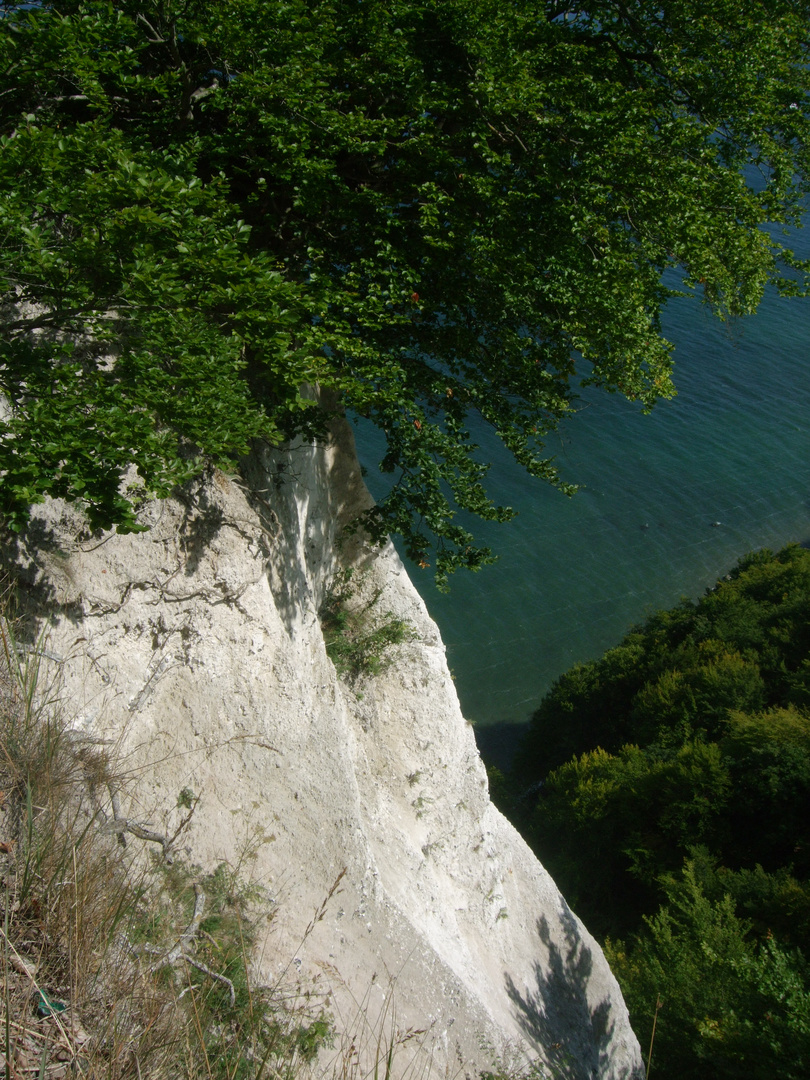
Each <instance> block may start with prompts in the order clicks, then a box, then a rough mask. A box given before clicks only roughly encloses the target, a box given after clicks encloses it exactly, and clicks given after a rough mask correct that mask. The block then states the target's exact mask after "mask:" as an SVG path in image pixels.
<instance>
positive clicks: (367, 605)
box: [318, 567, 416, 682]
mask: <svg viewBox="0 0 810 1080" xmlns="http://www.w3.org/2000/svg"><path fill="white" fill-rule="evenodd" d="M364 585H365V575H357V574H355V572H354V570H353V569H352V568H351V567H347V568H346V569H344V570H341V571H340V572H339V573H338V574H337V575H336V576H335V579H334V581H333V582H332V584H331V585H330V587H329V589H328V590H327V593H326V596H325V597H324V601H323V604H322V605H321V609H320V611H319V613H318V614H319V618H320V621H321V628H322V630H323V636H324V642H325V643H326V654H327V656H328V657H329V659H330V660H331V661H332V663H333V664H334V665H335V670H336V671H337V673H338V676H339V677H340V678H343V679H346V680H348V681H349V682H354V681H356V680H357V679H359V678H360V676H362V675H377V674H379V672H381V671H382V670H383V669H384V668H385V667H386V665H387V663H388V662H390V650H391V649H392V648H393V647H394V646H396V645H401V644H403V643H404V642H406V641H413V639H414V638H415V636H416V634H415V632H414V629H413V627H412V626H411V624H410V623H409V622H408V621H407V620H406V619H400V618H398V617H397V616H396V615H394V614H393V612H390V611H380V608H379V602H380V597H381V596H382V591H383V590H382V589H381V588H379V589H375V590H374V591H373V592H372V593H371V596H370V597H369V598H368V599H365V598H364V596H363V592H364V589H363V586H364Z"/></svg>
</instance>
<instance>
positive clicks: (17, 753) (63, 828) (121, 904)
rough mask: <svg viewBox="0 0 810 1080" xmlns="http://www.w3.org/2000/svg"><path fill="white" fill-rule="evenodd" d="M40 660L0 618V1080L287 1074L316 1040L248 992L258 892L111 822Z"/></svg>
mask: <svg viewBox="0 0 810 1080" xmlns="http://www.w3.org/2000/svg"><path fill="white" fill-rule="evenodd" d="M43 652H44V650H43V649H42V648H41V646H40V645H36V644H35V645H34V646H21V645H20V644H19V643H18V642H17V641H16V640H15V637H14V632H13V627H12V626H11V625H10V624H9V622H8V620H7V619H5V618H0V892H1V893H2V899H3V916H2V923H0V980H2V998H1V999H0V1076H5V1077H6V1078H7V1080H11V1078H15V1080H16V1078H22V1077H26V1078H28V1077H36V1078H37V1080H46V1078H48V1080H62V1078H63V1077H64V1078H67V1077H74V1076H83V1077H88V1078H99V1080H101V1078H105V1080H127V1078H130V1077H131V1078H133V1080H147V1078H148V1080H162V1078H164V1077H165V1078H169V1077H172V1078H173V1077H178V1076H183V1077H191V1078H197V1077H200V1078H205V1080H214V1078H217V1080H220V1078H221V1080H260V1078H261V1077H268V1078H269V1077H273V1078H274V1080H279V1078H281V1080H285V1078H288V1077H292V1076H298V1075H299V1074H300V1072H301V1070H302V1068H303V1067H304V1066H305V1065H306V1064H307V1063H308V1062H309V1061H311V1060H312V1059H313V1058H314V1056H315V1055H316V1053H317V1051H318V1049H319V1047H320V1046H321V1045H322V1044H323V1043H324V1041H325V1040H326V1039H327V1038H328V1036H329V1030H330V1029H329V1025H328V1022H327V1019H326V1017H325V1016H324V1015H323V1014H322V1011H321V1010H319V1009H318V1007H317V1006H313V1005H312V1004H311V1003H309V1002H306V1001H303V1000H301V999H299V998H297V997H295V996H292V997H290V996H288V995H286V994H284V993H283V992H282V990H281V988H280V987H279V986H276V987H269V988H268V987H263V986H257V985H254V984H253V983H252V981H251V978H250V959H251V953H252V948H253V939H254V928H255V922H254V919H253V913H254V910H255V901H256V900H257V899H258V895H257V890H256V889H255V888H251V887H249V886H247V885H246V884H245V883H244V882H243V881H241V880H240V878H239V875H237V874H236V873H234V872H232V871H231V869H230V868H229V867H228V866H227V865H226V864H223V865H222V866H220V867H218V868H217V869H216V870H215V871H214V872H213V873H209V874H207V875H201V874H199V873H196V874H195V872H194V870H193V869H192V868H191V867H189V866H187V865H185V863H184V862H183V861H182V859H180V858H175V857H174V849H173V846H172V844H173V841H174V840H176V839H177V833H176V834H175V836H174V837H161V836H159V835H157V834H155V833H152V832H151V831H150V830H149V829H145V828H143V827H142V826H139V825H138V824H137V823H134V822H130V821H127V820H126V819H124V818H122V817H121V814H120V810H119V801H118V797H119V794H125V788H126V780H125V779H124V778H123V777H122V775H121V774H120V773H119V772H118V771H117V770H116V767H115V762H114V761H113V760H112V759H111V757H110V756H109V754H108V753H107V752H106V751H105V749H104V748H102V747H99V746H98V745H94V744H93V743H92V742H88V741H83V740H81V739H79V738H77V735H76V733H75V732H74V731H72V730H71V729H70V726H69V725H68V724H67V723H66V722H65V720H64V718H63V716H62V715H61V713H60V708H59V695H58V687H54V686H49V685H47V683H46V681H45V679H44V678H43V668H42V664H41V659H42V655H43ZM183 795H184V799H185V801H184V805H185V806H187V808H188V809H189V813H188V814H186V815H185V817H184V819H183V820H184V822H187V821H188V819H189V817H190V814H191V813H193V809H194V804H193V800H191V801H189V799H188V795H187V793H183Z"/></svg>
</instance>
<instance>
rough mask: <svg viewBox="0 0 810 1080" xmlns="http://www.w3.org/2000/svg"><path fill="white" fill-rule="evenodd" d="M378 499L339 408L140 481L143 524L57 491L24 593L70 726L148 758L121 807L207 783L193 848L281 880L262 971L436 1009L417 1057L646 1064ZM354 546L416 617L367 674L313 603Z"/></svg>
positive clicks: (132, 812)
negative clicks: (406, 636)
mask: <svg viewBox="0 0 810 1080" xmlns="http://www.w3.org/2000/svg"><path fill="white" fill-rule="evenodd" d="M369 503H370V496H369V495H368V492H367V491H366V488H365V486H364V484H363V482H362V479H361V476H360V469H359V466H358V463H357V459H356V456H355V453H354V445H353V440H352V435H351V430H350V428H349V426H348V425H347V424H345V423H340V424H338V425H336V427H335V429H334V436H333V440H332V442H331V443H330V445H328V446H318V447H312V446H307V445H298V446H293V447H292V448H290V449H287V450H284V451H272V452H271V451H265V452H263V453H261V454H257V456H256V457H255V458H254V459H253V460H252V461H251V462H250V463H249V465H248V467H247V468H246V470H245V473H244V477H243V478H238V479H237V478H228V477H226V476H224V475H223V474H221V473H219V472H213V473H211V474H210V475H207V476H206V477H204V478H203V479H201V480H200V481H198V482H197V483H195V484H194V485H192V486H190V487H189V488H187V489H185V490H184V491H183V492H182V493H180V494H178V496H177V497H175V498H171V499H167V500H163V501H159V502H151V503H148V504H146V505H145V506H144V508H143V510H142V520H143V523H144V524H145V525H147V526H148V527H149V529H148V531H147V532H143V533H140V534H134V535H125V536H122V535H118V534H114V533H104V534H93V535H89V534H88V533H87V532H86V530H85V525H84V523H83V520H82V519H81V517H80V515H79V514H78V513H77V512H76V511H75V510H74V509H73V508H71V507H69V506H66V505H64V504H62V503H59V502H49V503H46V504H44V505H42V506H41V507H38V508H36V512H35V515H34V517H33V520H32V523H31V526H30V528H29V529H28V531H27V533H26V534H25V535H24V536H21V537H20V538H18V540H17V547H16V550H15V551H14V552H13V553H12V556H13V560H14V562H15V564H16V567H15V572H16V574H17V577H18V580H19V581H20V604H21V608H22V612H23V617H24V618H26V619H27V620H28V621H29V625H30V632H31V633H32V634H33V633H34V632H36V631H37V630H41V629H42V628H43V627H47V641H46V644H45V646H44V654H43V655H44V657H45V662H46V663H47V664H49V665H52V666H53V668H54V671H55V672H56V671H58V674H59V678H60V681H61V684H62V688H63V696H64V698H65V700H66V701H67V702H68V707H69V709H70V711H71V718H72V724H73V726H74V727H75V728H76V729H78V730H79V731H80V732H83V733H85V734H86V735H88V736H89V737H92V738H95V739H103V740H105V741H106V742H108V743H111V744H114V745H115V747H116V749H117V753H118V755H119V759H120V761H121V762H122V764H123V767H124V768H125V769H126V771H127V772H128V773H129V774H130V775H131V776H133V777H134V778H135V783H134V785H133V788H132V790H133V791H134V792H135V795H133V796H132V798H133V804H132V805H130V806H129V807H127V808H125V809H126V813H127V816H128V817H129V818H132V819H135V820H138V821H141V822H148V823H150V825H151V826H153V827H155V828H157V827H160V828H165V829H166V830H167V831H168V832H171V831H172V830H173V828H174V827H175V826H176V824H177V820H178V816H179V814H180V811H179V810H178V809H177V800H178V793H179V792H180V791H181V790H182V789H185V788H188V789H191V790H192V791H193V792H194V793H195V794H196V795H199V796H200V801H199V804H198V807H197V810H196V813H195V815H194V817H193V819H192V821H191V824H190V825H189V827H188V831H187V832H186V833H185V834H184V841H183V843H184V844H185V845H187V847H188V852H189V856H190V857H191V858H192V860H193V861H194V862H197V863H200V864H202V865H211V864H214V863H216V862H219V861H222V860H223V859H227V860H229V861H231V862H233V861H236V860H237V859H240V858H243V859H245V860H246V865H247V863H248V861H249V863H250V866H251V868H252V869H251V872H252V873H253V875H254V876H255V877H256V878H257V879H258V880H259V881H261V882H262V883H263V884H265V885H267V886H268V888H269V889H270V890H271V893H272V896H273V907H274V908H275V910H276V915H275V918H274V919H273V921H272V926H271V927H270V929H269V930H268V937H267V941H266V942H265V944H264V947H263V948H262V949H260V951H259V955H258V958H257V961H256V962H257V965H258V966H259V967H260V969H261V971H260V974H263V975H264V976H265V977H267V978H272V977H275V976H276V975H277V974H278V971H279V970H280V969H281V968H288V967H289V966H290V965H292V966H293V967H294V968H295V969H296V971H297V977H298V978H299V979H300V980H301V981H302V984H303V985H306V986H309V987H311V988H314V989H315V991H316V992H319V993H322V994H324V995H327V996H328V999H329V1008H330V1011H331V1013H332V1015H333V1016H334V1017H335V1021H336V1026H337V1028H338V1030H340V1029H341V1027H343V1028H344V1029H346V1030H348V1029H351V1027H352V1025H355V1024H357V1022H358V1017H360V1018H361V1022H362V1023H365V1022H366V1020H367V1021H368V1023H369V1024H370V1025H371V1026H373V1025H375V1024H377V1025H380V1024H381V1025H390V1026H391V1027H392V1031H393V1026H394V1025H395V1026H396V1029H397V1030H398V1031H399V1032H407V1031H408V1030H409V1029H413V1030H414V1031H419V1032H420V1033H421V1034H419V1035H418V1036H415V1037H414V1038H412V1039H410V1040H409V1041H407V1043H406V1045H403V1047H402V1050H401V1054H400V1052H399V1051H398V1060H397V1061H395V1069H396V1070H398V1071H400V1072H402V1071H404V1070H405V1068H409V1069H410V1068H412V1067H419V1068H420V1069H424V1070H425V1075H426V1074H427V1071H428V1069H430V1070H431V1071H433V1070H435V1071H436V1072H438V1073H440V1074H442V1075H445V1076H456V1075H458V1074H459V1073H462V1072H463V1073H466V1074H468V1075H472V1074H473V1073H475V1072H476V1071H479V1070H486V1069H489V1068H491V1067H492V1064H493V1059H494V1058H495V1057H497V1056H501V1057H503V1056H504V1055H505V1056H507V1057H510V1056H511V1057H513V1058H514V1057H518V1058H521V1059H522V1060H524V1061H537V1062H538V1064H539V1065H540V1066H541V1069H540V1073H539V1074H540V1075H551V1076H553V1077H566V1078H571V1080H586V1078H587V1080H592V1078H596V1077H598V1078H600V1080H602V1078H604V1080H636V1078H640V1077H641V1076H643V1068H642V1065H641V1057H640V1053H639V1048H638V1044H637V1041H636V1039H635V1036H634V1035H633V1033H632V1031H631V1029H630V1025H629V1022H628V1018H627V1011H626V1008H625V1006H624V1003H623V1001H622V998H621V993H620V991H619V988H618V985H617V983H616V981H615V979H614V978H613V976H612V974H611V973H610V971H609V969H608V966H607V964H606V962H605V960H604V957H603V955H602V952H601V950H600V948H599V946H598V945H597V943H596V942H595V941H594V940H593V938H592V937H591V936H590V935H589V934H588V932H587V931H586V930H585V928H584V927H583V926H582V924H581V923H580V922H579V920H578V919H577V918H576V916H575V915H574V914H573V913H572V912H571V910H570V909H569V908H568V906H567V905H566V903H565V900H564V899H563V898H562V896H561V895H560V893H559V891H558V890H557V888H556V886H555V885H554V882H553V881H552V880H551V878H550V877H549V876H548V874H547V873H546V872H545V871H544V869H543V867H542V866H541V865H540V864H539V863H538V862H537V860H536V859H535V857H534V856H533V855H532V853H531V851H530V850H529V849H528V847H527V846H526V844H525V843H524V842H523V840H522V839H521V838H520V836H519V835H518V834H517V833H516V832H515V830H514V829H513V828H512V827H511V826H510V825H509V824H508V822H507V821H506V820H505V819H504V818H503V817H502V816H501V814H500V813H499V812H498V811H497V810H496V809H495V807H494V806H493V805H492V803H491V802H490V801H489V796H488V791H487V782H486V776H485V772H484V769H483V766H482V763H481V760H480V758H479V755H478V752H477V750H476V746H475V740H474V737H473V732H472V729H471V728H470V726H469V725H468V724H467V723H466V722H465V720H464V718H463V716H462V715H461V712H460V709H459V704H458V699H457V696H456V693H455V689H454V686H453V682H452V679H451V677H450V673H449V671H448V668H447V665H446V662H445V655H444V647H443V645H442V642H441V640H440V637H439V634H438V631H437V628H436V626H435V624H434V623H433V622H432V621H431V619H430V618H429V616H428V614H427V612H426V610H425V607H424V605H423V603H422V601H421V599H420V598H419V596H418V594H417V593H416V591H415V589H414V588H413V586H412V584H411V582H410V580H409V578H408V576H407V574H406V572H405V570H404V568H403V566H402V564H401V562H400V560H399V558H398V556H397V555H396V552H395V551H394V549H393V547H391V546H390V545H389V546H388V547H387V548H385V549H384V550H382V551H372V550H368V549H365V548H364V547H363V545H362V543H361V542H360V541H358V540H356V539H354V540H353V539H351V538H349V539H346V536H345V531H344V530H345V526H346V525H347V524H348V523H349V522H350V521H351V520H352V519H353V518H354V517H355V516H356V515H357V513H358V512H359V511H360V510H362V509H364V508H365V507H366V506H368V505H369ZM346 566H351V567H353V568H354V576H353V578H352V581H353V582H354V586H353V587H356V596H355V597H354V598H353V600H351V601H349V602H350V603H352V602H354V603H357V604H360V605H369V604H370V606H369V607H368V611H369V618H370V619H377V618H381V619H383V620H385V619H394V618H395V619H397V620H405V621H406V622H407V623H408V624H409V626H410V627H411V629H412V633H413V637H412V639H411V640H409V641H406V642H404V643H403V644H400V645H398V646H396V648H395V649H393V650H391V651H390V664H388V666H386V667H384V669H383V670H382V671H380V672H378V673H377V674H376V675H374V676H373V677H371V676H369V677H364V676H360V677H359V678H358V679H357V680H356V681H355V682H354V683H352V684H350V683H348V682H346V681H345V680H341V679H339V678H338V677H337V674H336V671H335V668H334V666H333V664H332V662H331V661H330V659H329V658H328V656H327V653H326V648H325V644H324V636H323V632H322V628H321V622H320V619H319V613H320V612H321V610H322V606H323V602H324V599H325V597H326V596H327V594H328V591H329V590H330V588H331V587H333V585H334V583H335V582H336V581H337V580H339V575H340V574H341V571H342V569H343V568H344V567H346ZM372 601H373V603H372ZM344 871H345V872H344ZM341 873H342V874H343V876H342V878H341V881H340V886H339V890H338V891H336V892H335V893H334V895H332V896H331V898H330V899H329V901H328V903H327V904H326V905H325V907H324V908H323V909H321V911H322V918H320V919H319V920H316V921H315V923H314V925H310V924H311V923H312V920H313V915H314V913H315V912H316V911H318V910H319V909H320V908H321V905H322V903H323V901H324V899H325V898H326V897H327V896H328V894H329V892H330V889H331V888H332V886H333V885H334V883H335V881H336V880H337V879H338V877H339V876H340V875H341ZM308 927H309V930H308V929H307V928H308ZM543 1068H544V1069H545V1070H546V1072H543V1071H542V1070H543Z"/></svg>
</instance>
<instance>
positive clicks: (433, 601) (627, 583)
mask: <svg viewBox="0 0 810 1080" xmlns="http://www.w3.org/2000/svg"><path fill="white" fill-rule="evenodd" d="M808 239H809V238H808V237H807V236H806V235H803V234H801V243H797V244H796V247H797V249H800V248H802V247H803V248H804V251H803V254H804V257H805V258H806V257H808V255H810V243H808ZM665 331H666V334H667V336H668V337H669V338H670V340H671V341H673V342H674V343H675V345H676V353H675V380H676V385H677V387H678V396H677V397H676V398H674V399H673V400H672V401H669V402H662V403H661V404H659V405H658V406H656V408H655V410H654V411H653V413H652V414H651V415H650V416H644V415H642V414H641V413H640V412H639V410H638V409H637V408H636V407H634V406H632V405H631V404H630V403H628V402H626V401H624V400H621V399H619V398H618V397H614V396H609V395H605V394H602V395H601V396H600V394H599V393H598V392H596V391H589V392H588V393H587V396H584V397H583V399H582V401H581V403H580V404H581V408H580V409H579V411H578V412H577V413H576V415H574V416H571V417H570V418H569V419H567V420H566V422H565V424H564V425H563V426H562V427H561V429H560V430H559V431H558V432H557V433H556V434H555V435H554V436H552V438H551V441H550V442H549V444H548V447H549V450H550V451H551V452H552V453H554V454H555V455H556V458H557V462H558V464H559V465H560V467H561V470H562V472H563V474H564V476H565V478H566V479H568V480H571V481H573V482H575V483H578V484H579V485H580V491H579V492H578V493H577V494H576V495H575V496H574V497H573V498H571V499H569V498H566V497H565V496H563V495H561V494H560V493H558V492H556V491H554V490H553V489H551V488H549V487H548V486H546V485H543V484H541V483H540V482H536V481H533V480H530V479H529V478H527V477H526V475H525V474H524V473H523V472H522V471H521V470H520V469H519V468H518V467H517V466H516V465H515V464H514V463H513V462H512V461H511V460H510V459H509V456H508V454H506V453H505V452H504V451H503V450H502V449H501V448H500V447H499V445H498V444H497V442H495V441H492V440H491V441H486V440H485V437H484V434H483V433H476V435H477V437H478V439H479V441H480V442H481V444H482V446H483V448H484V449H485V451H486V452H487V454H488V455H490V460H492V461H493V463H494V464H493V468H492V470H491V473H490V484H491V490H492V491H493V492H494V493H496V494H497V498H498V500H499V501H500V502H502V503H505V504H507V505H510V506H513V507H514V508H515V509H517V510H518V511H519V516H518V517H517V518H516V519H515V520H514V521H512V522H511V523H509V524H507V525H502V526H487V525H485V524H483V523H482V524H481V525H480V526H478V527H477V528H476V535H477V537H479V538H480V539H482V540H485V541H486V542H487V543H489V544H490V545H491V546H492V547H493V549H495V550H496V551H497V552H498V553H499V555H500V560H499V562H498V563H497V564H496V565H495V566H492V567H487V568H485V569H484V570H482V571H481V572H480V573H479V574H468V573H467V574H465V573H458V574H456V575H455V576H454V578H452V579H451V592H450V594H449V595H441V594H440V593H438V592H437V591H436V589H435V588H434V586H433V583H432V578H431V577H430V571H425V572H420V571H419V570H418V569H416V568H415V567H413V566H409V568H408V569H409V571H410V572H411V576H412V577H413V580H414V582H415V583H416V585H417V587H418V588H419V590H420V592H421V593H422V596H423V597H424V599H425V601H426V603H427V606H428V608H429V610H430V612H431V614H432V615H433V617H434V618H435V619H436V621H437V622H438V624H439V627H440V629H441V633H442V637H443V638H444V642H445V644H446V646H447V655H448V661H449V664H450V668H451V670H452V671H453V673H454V676H455V679H456V686H457V689H458V692H459V696H460V698H461V704H462V708H463V710H464V714H465V716H466V717H467V718H468V719H470V720H472V721H473V722H474V723H475V724H476V726H477V733H478V738H479V742H480V744H481V745H482V747H483V748H484V749H485V750H487V751H489V753H490V754H491V755H492V756H493V757H494V758H495V759H496V760H498V761H500V762H502V763H505V762H506V761H507V759H508V757H509V754H510V751H511V749H512V748H513V747H514V744H515V740H516V737H517V735H518V733H519V731H520V729H521V727H522V726H523V725H524V724H525V723H526V721H527V720H528V718H529V716H530V714H531V712H532V711H533V709H534V708H536V706H537V704H538V702H539V700H540V698H541V697H542V696H543V694H544V693H545V691H546V690H547V689H548V688H549V686H550V685H551V683H552V682H553V680H554V679H555V678H557V677H558V676H559V675H560V674H562V672H564V671H565V670H566V669H567V668H568V667H570V666H571V665H572V664H573V663H575V662H576V661H580V660H589V659H591V658H594V657H596V656H599V655H600V654H601V653H602V652H603V651H604V650H605V649H607V648H609V647H610V646H611V645H614V644H616V643H617V642H618V641H619V640H620V638H621V637H622V635H623V634H624V633H625V631H626V630H628V629H629V627H630V626H632V625H633V624H634V623H637V622H639V621H640V620H642V619H644V618H645V616H646V615H647V614H649V613H650V612H652V611H653V610H655V609H656V608H659V607H664V606H669V605H671V604H673V603H675V602H676V601H677V600H678V599H679V598H680V597H681V596H689V597H692V598H695V597H697V596H699V595H700V594H701V593H702V592H703V590H704V589H705V588H706V587H707V586H709V585H710V584H712V583H713V582H714V581H715V580H716V579H717V578H718V577H719V576H720V575H721V574H723V573H725V572H727V571H728V570H729V569H730V567H732V566H733V565H734V563H735V562H736V561H737V559H738V558H739V556H741V555H743V554H744V553H745V552H748V551H751V550H753V549H755V548H759V547H770V548H779V547H781V546H782V545H784V544H786V543H788V542H789V541H800V542H801V541H808V540H810V379H808V360H810V300H806V299H798V300H795V299H794V300H782V299H779V298H777V297H776V296H774V295H772V294H771V295H769V296H768V297H767V298H766V300H765V301H764V302H763V305H762V307H761V309H760V311H759V312H758V313H757V315H756V316H755V317H754V318H752V319H748V320H745V321H742V322H737V323H735V324H733V325H731V326H728V325H724V324H722V323H719V322H718V321H717V320H714V319H712V318H711V317H710V316H709V315H708V314H707V313H706V311H705V310H704V309H703V308H702V307H701V306H700V305H699V304H698V303H697V302H695V301H692V300H686V299H677V300H675V301H672V302H671V303H670V306H669V308H668V311H667V316H666V322H665ZM358 448H359V451H360V456H361V459H362V460H363V462H364V464H365V465H366V466H367V468H368V471H369V476H368V482H369V486H370V487H371V488H372V492H373V493H374V494H377V495H380V494H382V492H383V491H384V480H382V478H380V476H379V473H378V472H377V462H378V460H379V457H375V452H376V451H378V449H379V441H378V439H377V438H376V437H375V433H371V432H367V431H365V430H363V429H358Z"/></svg>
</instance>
